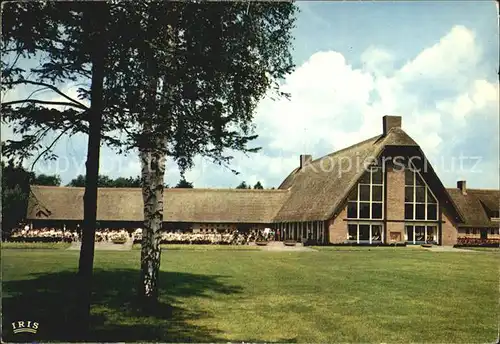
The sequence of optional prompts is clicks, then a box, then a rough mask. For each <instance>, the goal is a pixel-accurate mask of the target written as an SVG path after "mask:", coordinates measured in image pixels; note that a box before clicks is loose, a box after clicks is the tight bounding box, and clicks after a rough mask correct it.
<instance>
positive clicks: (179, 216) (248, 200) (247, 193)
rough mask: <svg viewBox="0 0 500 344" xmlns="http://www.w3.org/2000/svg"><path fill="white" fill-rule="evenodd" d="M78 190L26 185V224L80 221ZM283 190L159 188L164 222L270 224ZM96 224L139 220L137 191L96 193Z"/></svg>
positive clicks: (140, 209) (80, 192)
mask: <svg viewBox="0 0 500 344" xmlns="http://www.w3.org/2000/svg"><path fill="white" fill-rule="evenodd" d="M84 190H85V189H84V188H75V187H57V186H37V185H33V186H31V197H30V199H29V202H28V214H27V217H28V219H39V220H40V219H47V220H82V219H83V194H84ZM288 194H289V192H288V191H287V190H249V189H246V190H243V189H241V190H240V189H165V193H164V214H163V219H164V221H167V222H227V223H271V222H272V221H273V218H274V217H275V215H276V213H277V211H278V210H279V208H280V207H281V205H282V204H283V201H284V199H285V198H286V197H288ZM97 219H98V221H144V216H143V200H142V192H141V189H140V188H100V189H99V192H98V206H97Z"/></svg>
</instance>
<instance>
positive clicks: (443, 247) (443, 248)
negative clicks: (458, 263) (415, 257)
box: [423, 246, 477, 252]
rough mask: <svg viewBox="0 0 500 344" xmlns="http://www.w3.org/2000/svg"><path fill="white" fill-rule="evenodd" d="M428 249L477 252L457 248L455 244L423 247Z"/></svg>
mask: <svg viewBox="0 0 500 344" xmlns="http://www.w3.org/2000/svg"><path fill="white" fill-rule="evenodd" d="M423 248H424V249H426V250H428V251H433V252H477V251H474V250H466V249H463V248H455V247H453V246H432V247H423Z"/></svg>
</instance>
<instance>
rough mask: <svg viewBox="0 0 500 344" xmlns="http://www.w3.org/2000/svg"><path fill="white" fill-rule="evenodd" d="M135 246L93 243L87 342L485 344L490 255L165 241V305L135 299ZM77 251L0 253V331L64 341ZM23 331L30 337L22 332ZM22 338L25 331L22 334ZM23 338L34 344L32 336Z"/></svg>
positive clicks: (489, 337)
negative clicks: (196, 246) (186, 245)
mask: <svg viewBox="0 0 500 344" xmlns="http://www.w3.org/2000/svg"><path fill="white" fill-rule="evenodd" d="M139 255H140V251H138V250H132V251H128V252H127V251H116V252H114V251H113V252H104V251H96V259H95V267H96V270H95V281H94V295H93V302H94V305H93V309H92V314H93V318H92V326H93V332H92V337H91V338H87V339H88V340H90V341H99V342H102V341H155V340H156V341H163V342H228V341H231V342H243V341H245V342H249V341H250V342H263V341H266V342H309V343H310V342H323V343H324V342H329V343H331V342H379V343H380V342H397V343H401V342H434V343H436V342H447V343H452V342H453V343H455V342H462V343H472V342H475V343H485V342H489V343H493V342H494V341H495V340H496V337H497V323H498V318H497V314H498V311H499V309H498V278H499V275H498V258H499V256H498V254H494V253H482V252H470V253H443V252H429V251H426V250H419V249H409V248H372V249H368V248H364V249H357V250H338V249H333V248H324V249H321V250H320V251H318V252H267V251H224V250H215V249H212V250H205V251H202V250H166V251H163V253H162V271H161V275H160V278H161V281H160V284H161V306H160V307H159V309H158V310H157V311H156V312H155V313H154V314H150V315H148V316H144V315H141V314H140V313H139V312H138V311H136V310H135V309H136V307H135V306H134V300H135V299H134V295H135V288H136V284H137V281H138V276H139V274H138V268H139ZM77 263H78V252H77V251H65V250H19V249H16V250H10V249H4V250H2V268H3V310H2V312H3V329H4V335H5V338H4V340H7V341H12V340H20V339H19V338H17V337H16V336H17V335H12V334H11V332H10V322H11V321H14V320H33V321H38V322H39V323H40V330H39V333H38V334H36V335H35V337H33V338H32V340H60V341H65V340H70V339H71V338H72V337H71V334H72V330H71V314H72V313H71V312H72V307H73V305H74V302H73V298H74V297H75V295H74V292H73V290H74V280H73V278H74V273H75V267H76V265H77ZM25 336H28V335H25ZM25 340H26V339H25ZM32 340H31V341H32Z"/></svg>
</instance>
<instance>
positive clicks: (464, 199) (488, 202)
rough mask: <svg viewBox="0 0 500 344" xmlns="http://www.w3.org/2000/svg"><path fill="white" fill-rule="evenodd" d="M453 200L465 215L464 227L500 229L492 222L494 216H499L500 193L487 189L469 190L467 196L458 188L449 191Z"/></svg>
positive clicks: (496, 223)
mask: <svg viewBox="0 0 500 344" xmlns="http://www.w3.org/2000/svg"><path fill="white" fill-rule="evenodd" d="M447 191H448V193H449V194H450V196H451V198H452V199H453V201H454V202H455V204H456V205H457V206H458V208H459V209H460V210H461V212H462V213H463V214H464V223H463V225H462V226H464V227H498V226H499V223H498V222H493V221H491V219H490V217H491V216H492V214H496V216H498V209H499V206H500V191H499V190H486V189H467V195H463V194H462V190H460V189H457V188H449V189H447Z"/></svg>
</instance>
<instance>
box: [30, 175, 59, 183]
mask: <svg viewBox="0 0 500 344" xmlns="http://www.w3.org/2000/svg"><path fill="white" fill-rule="evenodd" d="M31 184H32V185H47V186H59V185H61V177H59V176H58V175H46V174H43V173H42V174H39V175H37V176H35V178H34V179H33V181H32V182H31Z"/></svg>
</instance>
